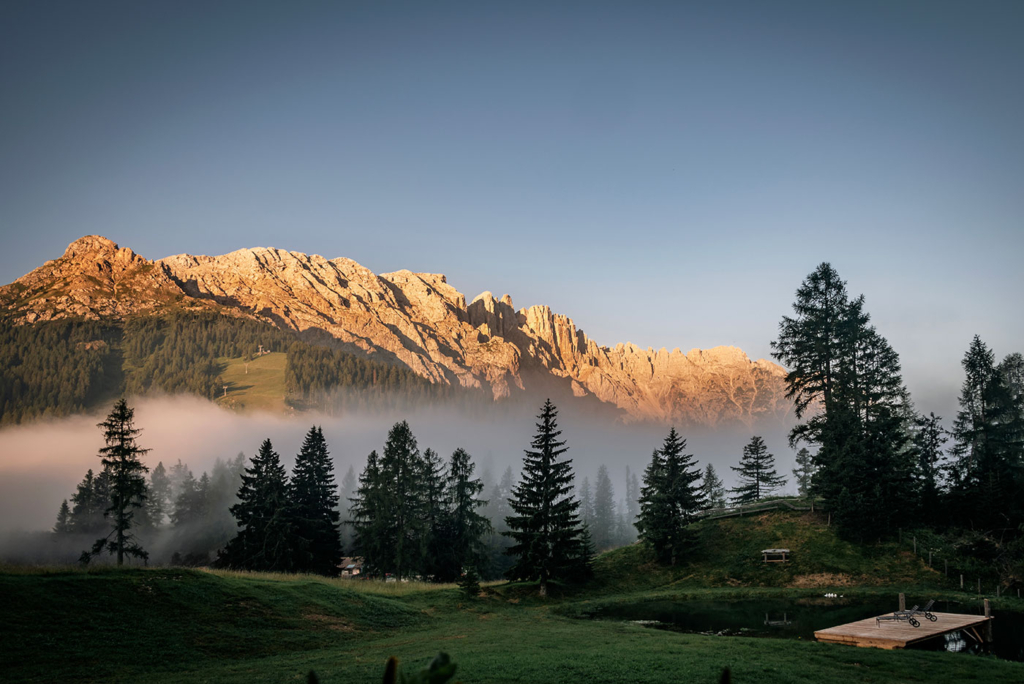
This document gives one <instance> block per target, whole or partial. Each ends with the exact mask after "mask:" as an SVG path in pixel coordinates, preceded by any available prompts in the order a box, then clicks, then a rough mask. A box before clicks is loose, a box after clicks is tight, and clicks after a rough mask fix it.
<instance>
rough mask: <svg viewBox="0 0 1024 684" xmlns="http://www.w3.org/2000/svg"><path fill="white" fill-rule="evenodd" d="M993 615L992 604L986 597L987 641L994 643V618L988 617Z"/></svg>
mask: <svg viewBox="0 0 1024 684" xmlns="http://www.w3.org/2000/svg"><path fill="white" fill-rule="evenodd" d="M991 617H992V606H990V605H989V603H988V599H985V618H986V620H985V641H986V642H987V643H990V644H991V643H992V620H991V619H988V618H991Z"/></svg>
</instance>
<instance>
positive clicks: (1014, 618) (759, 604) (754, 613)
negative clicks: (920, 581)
mask: <svg viewBox="0 0 1024 684" xmlns="http://www.w3.org/2000/svg"><path fill="white" fill-rule="evenodd" d="M894 598H895V597H894ZM925 602H926V600H924V601H920V603H925ZM895 603H896V601H895V600H884V599H872V600H853V599H848V598H847V599H843V598H803V599H795V600H786V599H771V600H744V601H681V602H663V601H653V602H644V603H634V604H619V605H615V606H609V607H606V608H603V609H601V610H600V611H598V612H597V613H596V614H595V615H594V617H595V618H598V619H613V620H628V621H631V622H635V623H638V624H642V625H644V626H647V627H653V628H656V629H664V630H671V631H678V632H686V633H691V634H707V635H715V636H746V637H769V638H776V639H803V640H807V641H813V640H814V632H816V631H818V630H821V629H826V628H828V627H835V626H836V625H841V624H845V623H847V622H854V621H856V620H863V619H865V618H870V617H874V616H876V615H883V614H885V613H891V612H892V611H893V610H895V609H896V605H895ZM907 603H908V604H912V601H911V599H910V597H908V599H907ZM934 610H935V611H937V612H943V613H967V614H981V606H980V604H979V605H978V606H974V605H972V604H970V603H955V602H947V601H942V602H940V604H939V605H937V606H936V607H935V608H934ZM995 616H996V620H995V622H994V624H993V627H994V634H995V641H994V643H993V644H981V643H980V642H979V641H978V639H977V638H976V637H975V636H974V635H972V634H970V633H965V632H964V631H959V630H958V631H956V632H952V633H949V634H943V635H938V636H936V637H935V638H934V639H929V640H927V641H924V642H921V643H920V644H915V645H914V646H913V648H920V649H925V650H940V651H949V652H952V653H986V652H988V653H994V654H995V655H997V656H999V657H1000V658H1004V659H1007V660H1024V614H1022V613H1012V612H1007V611H997V612H996V613H995ZM940 620H941V618H940Z"/></svg>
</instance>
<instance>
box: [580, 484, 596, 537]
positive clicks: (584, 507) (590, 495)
mask: <svg viewBox="0 0 1024 684" xmlns="http://www.w3.org/2000/svg"><path fill="white" fill-rule="evenodd" d="M579 499H580V523H582V524H584V525H587V526H590V525H592V524H593V523H594V492H593V490H591V488H590V478H589V477H585V478H583V483H582V484H581V485H580V488H579Z"/></svg>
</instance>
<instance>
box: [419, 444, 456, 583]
mask: <svg viewBox="0 0 1024 684" xmlns="http://www.w3.org/2000/svg"><path fill="white" fill-rule="evenodd" d="M445 482H446V474H445V466H444V461H443V460H441V457H440V456H438V454H437V452H435V451H434V450H433V449H424V450H423V457H422V459H421V461H420V474H419V482H418V484H417V486H416V495H417V496H419V497H421V498H422V499H423V506H422V511H423V529H424V530H425V537H426V539H425V543H424V545H423V551H422V558H423V564H422V570H423V574H425V575H427V576H430V577H434V578H439V577H442V576H443V577H445V578H446V579H443V580H440V581H445V582H451V581H453V580H454V579H455V578H456V577H458V575H457V574H452V573H453V572H456V571H453V570H452V566H451V564H450V562H446V559H448V558H450V556H449V554H448V549H447V548H446V546H447V543H448V538H449V531H450V530H449V529H448V526H449V524H450V520H449V517H448V513H449V503H450V502H449V501H448V500H447V498H446V494H447V491H446V487H445ZM457 572H458V573H461V568H460V569H458V570H457Z"/></svg>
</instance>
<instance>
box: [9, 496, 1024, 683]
mask: <svg viewBox="0 0 1024 684" xmlns="http://www.w3.org/2000/svg"><path fill="white" fill-rule="evenodd" d="M706 525H708V526H714V527H716V528H718V529H719V530H720V531H728V532H729V533H730V534H729V535H727V536H722V537H719V542H718V543H717V544H716V545H715V546H714V551H712V550H711V549H710V548H707V547H706V546H705V542H702V548H701V550H700V551H699V553H698V556H697V557H696V559H695V561H694V562H693V563H691V564H688V565H685V566H681V567H679V568H675V569H668V568H661V567H658V566H656V565H655V564H653V563H652V562H651V561H650V559H649V558H648V557H647V556H646V555H645V553H644V552H643V549H642V548H641V547H639V546H632V547H626V548H623V549H618V550H616V551H612V552H610V553H607V554H603V555H602V556H600V557H598V559H597V561H596V570H597V574H598V578H599V579H598V580H597V581H596V582H594V583H592V584H590V585H587V586H586V587H571V586H566V587H555V590H554V591H553V592H552V595H551V596H550V597H549V598H547V599H544V600H542V599H540V598H539V597H538V596H537V595H536V587H534V586H532V585H530V584H508V583H491V584H487V585H485V586H484V587H483V589H482V591H481V593H480V595H479V596H477V597H473V598H468V597H466V596H465V595H464V594H463V593H462V592H461V591H459V589H458V588H456V587H453V586H451V585H440V586H438V585H430V584H423V583H415V582H410V583H388V584H385V583H379V582H362V581H354V580H342V579H326V578H322V577H313V576H303V575H298V576H297V575H283V574H282V575H275V574H261V573H242V572H226V571H210V570H191V569H179V568H134V569H123V570H117V569H112V568H92V569H89V570H83V569H79V568H0V612H2V614H3V615H4V619H3V620H2V621H0V643H2V644H3V645H4V648H3V650H2V651H0V680H2V681H11V682H21V681H97V682H119V681H120V682H135V681H146V682H206V681H210V682H214V681H215V682H301V681H304V677H305V675H306V673H307V672H308V671H309V670H310V669H312V670H315V671H316V673H317V675H318V676H319V678H320V681H321V682H373V681H379V680H380V677H381V675H382V673H383V667H384V663H385V661H386V659H387V658H388V657H389V656H392V655H395V656H398V658H399V659H400V661H401V662H402V663H403V664H405V665H407V666H419V665H425V664H426V663H427V662H428V661H429V660H430V659H431V658H432V657H433V656H434V655H435V654H436V653H437V652H438V651H446V652H448V653H449V654H450V655H451V656H452V658H453V659H454V660H455V662H456V663H457V664H458V667H459V671H458V674H457V677H456V678H457V679H458V680H459V681H462V682H466V683H467V684H468V683H471V682H513V681H518V682H566V683H568V682H666V683H667V682H716V681H717V680H718V676H719V674H720V672H721V670H722V668H724V667H729V668H730V669H731V671H732V674H733V681H734V682H808V683H810V682H822V681H830V682H890V681H895V680H903V681H931V682H934V681H958V682H959V681H965V682H967V681H979V682H981V681H984V682H1019V681H1022V680H1024V664H1022V663H1015V662H1007V661H1001V660H997V659H995V658H988V657H978V656H968V655H963V654H951V653H940V652H926V651H881V650H875V649H857V648H851V647H845V646H834V645H828V644H819V643H808V642H805V641H799V640H780V639H765V638H746V637H720V636H703V635H698V634H680V633H677V632H670V631H662V630H656V629H650V628H646V627H643V626H641V625H637V624H633V623H629V622H621V621H601V620H591V619H587V618H588V616H589V615H590V614H591V613H592V612H593V611H594V610H596V609H597V608H599V607H600V606H602V605H606V604H608V603H614V602H636V601H647V600H667V599H671V600H677V601H686V600H690V599H696V600H702V601H708V600H731V599H738V598H757V597H769V596H770V597H783V598H793V599H799V598H810V597H820V596H821V594H822V593H823V592H824V591H827V590H828V589H829V587H827V586H825V585H822V586H804V585H807V584H808V583H811V584H813V583H814V582H824V581H828V580H829V579H831V580H832V581H836V582H838V583H839V584H838V585H837V586H838V587H840V589H841V591H843V592H845V594H846V596H848V597H857V596H865V597H867V596H878V595H892V596H893V597H894V600H895V593H896V592H898V591H906V592H908V594H914V595H919V594H925V593H927V594H928V595H930V596H939V595H943V596H948V597H961V598H968V597H966V596H961V595H959V594H956V593H955V592H951V591H949V590H946V589H943V588H942V586H941V582H940V581H939V577H938V576H937V574H936V573H935V572H934V571H932V570H930V569H928V568H927V567H925V566H924V565H923V564H922V563H921V562H920V560H919V559H917V558H914V557H912V556H910V557H908V556H907V555H906V554H902V553H899V552H897V551H896V550H895V549H892V548H888V547H885V546H881V547H877V548H871V549H860V548H857V547H852V548H846V547H845V546H843V545H842V543H841V542H835V541H834V536H833V535H832V534H831V532H830V530H829V529H828V528H827V527H826V526H825V525H823V524H822V523H821V522H820V521H818V520H816V519H815V518H814V517H813V516H808V515H799V514H788V513H775V514H764V515H762V516H758V517H757V518H744V519H739V518H736V519H730V520H728V521H716V522H711V523H706ZM705 534H707V539H708V540H710V538H711V534H710V532H705ZM772 538H777V539H779V540H782V541H786V542H787V543H788V544H789V545H790V547H791V548H793V549H794V562H793V564H792V565H791V566H790V567H781V566H770V567H768V568H765V567H764V564H763V563H760V561H759V559H756V562H752V561H750V560H749V556H750V553H749V552H750V551H751V550H754V551H759V550H760V549H761V548H765V541H766V540H768V539H772ZM833 543H835V544H839V546H835V547H833V546H829V544H833ZM754 547H756V549H755V548H754ZM815 548H820V553H819V554H817V555H815V553H814V551H813V549H815ZM883 571H884V572H891V573H893V574H892V575H890V576H889V578H888V581H887V580H886V578H885V577H879V576H877V575H873V573H876V572H883ZM807 576H811V577H813V578H814V579H813V581H810V580H808V579H807ZM867 579H871V580H872V581H866V580H867ZM1017 603H1019V602H1018V601H1016V600H1003V601H1002V602H999V603H997V604H996V608H997V609H999V608H1005V607H1012V608H1015V609H1019V606H1016V605H1014V604H1017Z"/></svg>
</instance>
